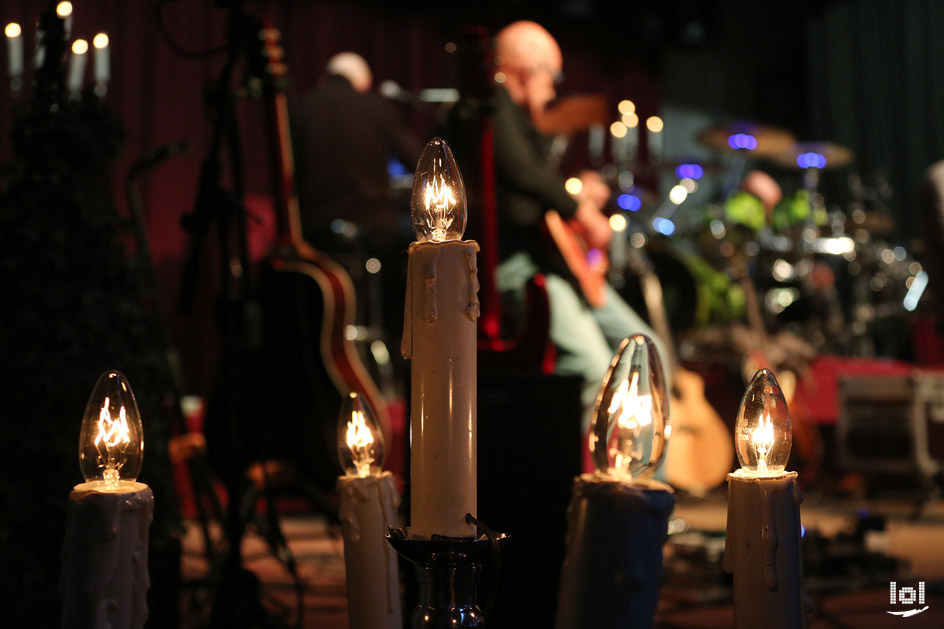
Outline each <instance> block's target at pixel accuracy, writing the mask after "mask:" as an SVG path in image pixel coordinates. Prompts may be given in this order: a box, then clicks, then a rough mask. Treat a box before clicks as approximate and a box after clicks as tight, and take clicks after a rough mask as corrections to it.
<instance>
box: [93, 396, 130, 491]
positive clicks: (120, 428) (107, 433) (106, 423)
mask: <svg viewBox="0 0 944 629" xmlns="http://www.w3.org/2000/svg"><path fill="white" fill-rule="evenodd" d="M108 402H109V399H108V398H107V397H106V398H105V402H104V403H103V404H102V410H101V412H100V413H99V414H98V434H97V435H96V436H95V447H96V449H98V452H99V455H100V456H101V458H102V460H104V461H105V464H104V467H105V472H104V480H105V487H106V488H108V489H115V488H116V487H118V479H119V476H120V474H119V469H120V468H121V465H122V464H123V462H118V461H117V456H116V454H117V453H116V452H115V451H114V448H116V447H118V446H123V445H125V444H128V443H130V442H131V430H130V428H129V427H128V416H127V413H126V412H125V407H124V406H122V407H121V410H119V412H118V421H115V420H114V419H112V417H111V411H109V410H108Z"/></svg>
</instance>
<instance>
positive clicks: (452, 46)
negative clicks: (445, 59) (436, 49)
mask: <svg viewBox="0 0 944 629" xmlns="http://www.w3.org/2000/svg"><path fill="white" fill-rule="evenodd" d="M443 49H444V50H445V51H446V52H448V53H450V54H451V53H454V52H455V51H456V50H457V48H456V42H454V41H447V42H446V45H445V46H443Z"/></svg>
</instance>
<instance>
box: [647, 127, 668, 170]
mask: <svg viewBox="0 0 944 629" xmlns="http://www.w3.org/2000/svg"><path fill="white" fill-rule="evenodd" d="M664 127H665V124H664V123H663V122H662V118H660V117H659V116H649V118H647V119H646V129H647V131H648V135H647V136H646V140H647V142H648V144H649V161H650V162H652V163H658V162H661V161H662V152H663V145H662V141H663V140H662V131H663V129H664Z"/></svg>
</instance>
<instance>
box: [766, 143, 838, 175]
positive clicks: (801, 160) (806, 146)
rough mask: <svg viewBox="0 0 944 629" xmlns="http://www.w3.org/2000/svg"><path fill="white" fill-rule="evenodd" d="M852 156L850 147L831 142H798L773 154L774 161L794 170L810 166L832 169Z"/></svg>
mask: <svg viewBox="0 0 944 629" xmlns="http://www.w3.org/2000/svg"><path fill="white" fill-rule="evenodd" d="M854 156H855V155H854V154H853V152H852V150H851V149H847V148H846V147H844V146H840V145H838V144H833V143H832V142H798V143H797V144H795V145H793V146H792V147H790V149H789V150H786V151H784V152H783V153H781V154H780V155H775V156H774V161H775V162H777V164H779V165H780V166H782V167H784V168H791V169H795V170H806V169H807V168H811V167H812V168H819V169H820V170H832V169H833V168H842V167H843V166H845V165H846V164H849V163H850V162H852V158H853V157H854Z"/></svg>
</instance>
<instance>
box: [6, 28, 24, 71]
mask: <svg viewBox="0 0 944 629" xmlns="http://www.w3.org/2000/svg"><path fill="white" fill-rule="evenodd" d="M4 33H5V34H6V36H7V56H8V57H9V62H10V78H11V79H15V78H17V77H20V76H23V30H22V29H21V28H20V25H19V24H17V23H16V22H10V23H9V24H7V26H6V28H5V29H4Z"/></svg>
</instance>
